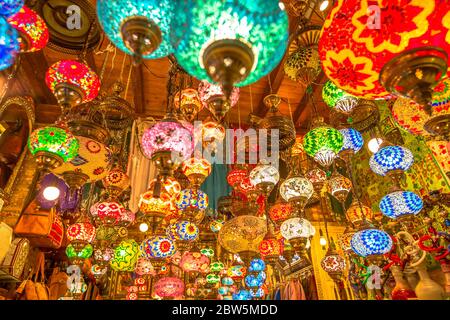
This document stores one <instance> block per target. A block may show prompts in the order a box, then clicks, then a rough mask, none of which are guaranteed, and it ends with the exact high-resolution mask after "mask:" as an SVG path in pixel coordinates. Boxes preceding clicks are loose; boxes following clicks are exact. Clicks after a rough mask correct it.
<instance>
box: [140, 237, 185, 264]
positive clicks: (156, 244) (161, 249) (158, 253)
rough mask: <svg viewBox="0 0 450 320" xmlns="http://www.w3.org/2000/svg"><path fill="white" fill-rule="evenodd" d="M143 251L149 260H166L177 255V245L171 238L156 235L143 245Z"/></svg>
mask: <svg viewBox="0 0 450 320" xmlns="http://www.w3.org/2000/svg"><path fill="white" fill-rule="evenodd" d="M140 248H141V251H142V253H143V254H144V255H145V256H146V257H147V258H148V259H165V258H169V257H170V256H172V255H173V254H174V253H175V250H176V249H175V244H174V243H173V241H172V239H171V238H170V237H166V236H162V235H155V236H152V237H150V238H148V239H146V240H144V241H143V242H142V244H141V247H140Z"/></svg>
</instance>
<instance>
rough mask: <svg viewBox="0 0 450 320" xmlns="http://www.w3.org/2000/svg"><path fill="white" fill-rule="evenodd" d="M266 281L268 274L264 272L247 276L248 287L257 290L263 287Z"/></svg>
mask: <svg viewBox="0 0 450 320" xmlns="http://www.w3.org/2000/svg"><path fill="white" fill-rule="evenodd" d="M265 281H266V273H265V272H264V271H260V272H258V273H257V274H256V275H255V274H249V275H247V276H245V284H246V286H247V287H249V288H252V289H255V288H259V287H261V286H262V285H263V284H264V282H265Z"/></svg>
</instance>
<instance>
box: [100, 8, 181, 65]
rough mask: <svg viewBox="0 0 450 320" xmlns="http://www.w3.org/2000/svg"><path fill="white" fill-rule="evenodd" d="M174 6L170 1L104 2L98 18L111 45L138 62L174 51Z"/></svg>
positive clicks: (160, 56)
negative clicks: (172, 34) (171, 36)
mask: <svg viewBox="0 0 450 320" xmlns="http://www.w3.org/2000/svg"><path fill="white" fill-rule="evenodd" d="M174 7H175V3H174V2H173V1H170V0H163V1H155V0H131V1H130V0H118V1H113V2H111V1H107V0H101V1H98V2H97V16H98V19H99V22H100V25H101V26H102V29H103V31H105V33H106V35H107V36H108V38H109V39H110V40H111V42H112V43H114V44H115V45H116V46H117V47H118V48H119V49H120V50H122V51H123V52H125V53H126V54H129V55H132V56H133V58H134V60H135V63H139V62H140V61H141V60H142V58H144V59H158V58H162V57H165V56H167V55H168V54H170V53H171V52H172V48H171V45H170V28H171V27H170V25H171V23H172V19H173V17H174Z"/></svg>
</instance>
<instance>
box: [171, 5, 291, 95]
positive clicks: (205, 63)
mask: <svg viewBox="0 0 450 320" xmlns="http://www.w3.org/2000/svg"><path fill="white" fill-rule="evenodd" d="M174 14H175V17H177V18H176V19H174V21H173V22H174V24H173V37H172V45H173V46H174V51H175V57H176V59H177V61H178V62H179V63H180V65H181V66H182V67H183V69H184V70H186V71H187V72H188V73H189V74H191V75H192V76H194V77H196V78H198V79H200V80H208V81H210V82H217V83H219V84H221V85H222V87H223V89H224V92H225V96H226V97H227V98H228V97H230V95H231V91H232V88H233V86H239V87H240V86H245V85H248V84H250V83H253V82H255V81H257V80H258V79H260V78H261V77H263V76H265V75H266V74H268V73H269V72H270V71H271V70H272V69H273V68H274V67H275V66H276V65H277V64H278V63H279V62H280V60H281V58H282V57H283V54H284V52H285V50H286V45H287V40H288V17H287V14H286V12H285V10H284V8H283V7H281V6H279V4H278V1H264V2H260V3H258V5H257V6H256V7H255V4H254V2H252V1H250V0H244V1H240V2H239V3H235V2H228V1H227V2H220V3H218V2H217V1H214V0H204V1H201V2H197V1H192V0H183V1H180V2H179V3H178V4H177V6H175V13H174ZM205 17H208V18H207V19H205Z"/></svg>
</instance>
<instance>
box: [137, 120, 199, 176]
mask: <svg viewBox="0 0 450 320" xmlns="http://www.w3.org/2000/svg"><path fill="white" fill-rule="evenodd" d="M141 145H142V149H143V151H144V155H145V156H146V157H147V158H149V159H152V160H153V162H154V163H155V165H156V167H157V168H158V170H159V173H160V175H161V176H162V177H169V176H171V175H172V172H173V170H174V169H175V168H177V167H178V165H179V164H180V163H181V162H183V161H184V160H186V159H188V158H189V157H190V156H191V154H192V151H193V149H194V142H193V138H192V134H191V132H190V131H189V130H188V129H186V128H185V127H184V126H183V125H182V124H181V123H179V122H178V121H177V120H176V119H172V118H170V117H167V118H164V119H163V120H162V121H160V122H158V123H156V124H155V125H153V126H152V127H151V128H148V129H146V130H145V132H144V134H143V135H142V140H141Z"/></svg>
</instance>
